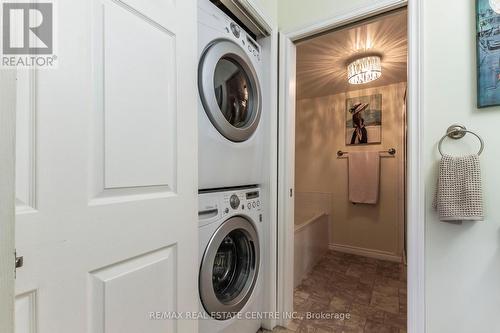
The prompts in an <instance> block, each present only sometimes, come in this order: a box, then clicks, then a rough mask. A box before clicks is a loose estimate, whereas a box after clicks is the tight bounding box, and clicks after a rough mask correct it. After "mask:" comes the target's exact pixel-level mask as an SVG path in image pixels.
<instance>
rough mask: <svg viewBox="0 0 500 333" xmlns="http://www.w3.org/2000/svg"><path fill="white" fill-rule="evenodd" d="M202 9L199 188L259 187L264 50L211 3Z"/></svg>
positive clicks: (201, 1)
mask: <svg viewBox="0 0 500 333" xmlns="http://www.w3.org/2000/svg"><path fill="white" fill-rule="evenodd" d="M198 8H199V11H198V37H199V39H198V41H199V44H198V49H199V59H200V60H199V65H198V88H199V89H198V91H199V102H198V109H199V112H198V119H199V121H198V123H199V124H198V129H199V130H198V140H199V146H198V151H199V153H198V157H199V161H198V163H199V168H198V170H199V171H198V174H199V177H198V179H199V189H215V188H224V187H233V186H248V185H257V184H260V183H261V182H262V179H261V175H262V164H263V163H262V156H263V137H262V135H263V133H264V131H263V130H262V119H263V118H264V117H262V116H261V115H262V112H265V111H263V102H262V92H261V83H260V78H261V76H262V59H261V47H260V46H259V44H258V43H257V42H256V41H255V40H253V39H252V38H251V37H250V36H248V35H247V33H246V32H245V31H244V30H243V29H241V28H240V27H239V26H238V25H237V24H236V23H235V22H233V21H232V20H231V19H230V18H229V17H228V16H227V15H226V14H225V13H223V12H222V11H221V10H220V9H219V8H217V7H216V6H215V5H214V4H212V3H211V2H210V1H208V0H199V1H198Z"/></svg>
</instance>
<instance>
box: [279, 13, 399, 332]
mask: <svg viewBox="0 0 500 333" xmlns="http://www.w3.org/2000/svg"><path fill="white" fill-rule="evenodd" d="M395 7H398V8H391V10H389V11H388V10H387V9H386V10H384V11H383V13H377V14H376V15H369V18H366V17H364V18H362V19H361V20H360V19H358V20H355V21H354V22H352V21H351V22H346V24H343V25H339V26H337V27H335V28H334V29H330V30H323V31H321V32H320V33H318V34H314V35H309V36H307V37H306V38H297V37H296V38H294V41H293V44H294V52H293V53H292V52H288V53H287V59H286V62H287V63H294V64H295V65H296V66H295V68H294V72H292V73H288V74H287V75H288V76H289V78H292V80H290V82H292V83H294V84H295V85H294V87H291V88H288V89H290V90H292V89H293V90H294V92H295V96H294V97H295V98H294V100H293V101H290V100H288V101H287V100H285V103H286V105H285V106H284V108H285V109H294V110H295V112H294V117H293V119H291V117H287V118H286V121H285V127H286V129H285V130H284V131H285V133H284V136H285V137H288V138H291V137H293V138H294V140H293V143H294V146H293V148H292V149H288V150H287V152H285V153H284V159H283V160H284V161H286V162H289V163H290V164H292V163H293V168H289V167H288V168H286V170H283V169H282V170H281V171H280V172H281V173H282V174H285V175H286V176H287V177H288V179H290V178H291V179H292V182H291V186H290V193H289V198H286V199H282V200H283V201H282V202H281V203H282V205H283V206H287V205H288V206H293V208H292V209H287V210H285V211H284V214H283V215H284V220H285V221H287V223H285V227H284V229H285V230H288V231H287V232H288V236H285V237H282V239H281V246H280V247H279V250H278V251H280V250H282V251H284V253H294V255H293V256H292V258H289V260H288V261H287V260H286V259H285V260H283V261H282V262H288V263H293V271H292V272H293V273H292V275H293V279H290V278H288V279H287V278H284V279H283V272H282V276H281V277H280V274H278V280H279V281H280V280H281V279H283V280H282V281H284V284H285V286H284V288H283V290H287V288H288V291H290V290H293V296H291V298H292V299H287V297H290V296H289V295H288V296H287V295H285V294H282V295H281V296H282V297H281V298H280V297H278V303H279V307H280V305H281V307H280V308H281V309H284V310H288V311H291V312H292V313H294V314H296V316H297V317H295V318H293V319H292V320H290V321H288V322H287V323H286V324H287V325H288V327H289V328H290V329H291V330H299V328H300V329H307V330H310V329H316V330H321V329H322V330H325V331H332V332H336V331H339V332H340V331H342V330H345V331H348V332H350V331H356V332H385V331H388V332H406V331H407V296H406V295H407V282H406V281H407V278H406V276H407V269H406V267H407V266H406V263H407V256H406V229H407V228H406V222H405V221H406V216H407V215H406V193H407V188H406V179H407V173H406V169H407V167H406V166H407V153H406V151H407V118H406V110H407V100H406V96H407V88H408V87H407V81H408V79H407V73H408V31H407V27H408V11H407V9H406V7H403V8H401V7H399V6H395ZM298 35H300V33H299V34H298ZM283 40H284V38H283V36H282V45H281V46H282V47H283V46H285V47H286V45H283V44H284V43H283ZM289 41H290V40H289ZM285 66H286V64H282V68H281V70H283V67H285ZM289 68H290V67H289ZM287 131H288V133H287ZM290 150H293V153H291V154H290V153H289V152H290ZM283 160H282V161H283ZM287 173H288V174H287ZM288 184H290V182H289V183H288ZM292 189H293V191H292ZM293 192H294V193H293ZM282 221H283V219H282ZM290 221H293V223H289V222H290ZM281 230H283V229H281ZM290 235H292V236H290ZM280 236H281V235H280ZM281 267H282V268H283V266H281ZM284 271H286V269H284ZM288 272H289V273H290V270H288ZM279 289H280V288H279ZM278 292H279V291H278ZM280 302H281V304H280ZM287 304H288V308H287ZM290 304H293V305H292V306H290ZM325 314H327V317H328V316H332V318H330V319H328V320H326V318H325V316H324V315H325ZM308 316H309V317H308ZM315 316H319V317H318V318H316V317H315Z"/></svg>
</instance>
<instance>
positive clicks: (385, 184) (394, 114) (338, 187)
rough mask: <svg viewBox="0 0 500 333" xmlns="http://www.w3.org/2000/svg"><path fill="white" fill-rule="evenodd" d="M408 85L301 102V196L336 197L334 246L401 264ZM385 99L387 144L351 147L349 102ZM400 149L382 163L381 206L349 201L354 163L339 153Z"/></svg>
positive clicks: (298, 130)
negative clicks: (347, 140)
mask: <svg viewBox="0 0 500 333" xmlns="http://www.w3.org/2000/svg"><path fill="white" fill-rule="evenodd" d="M405 89H406V83H399V84H392V85H389V86H385V87H378V88H372V89H363V90H358V91H353V92H349V93H343V94H337V95H330V96H325V97H319V98H313V99H303V100H300V101H298V102H297V113H296V133H295V135H296V152H295V190H296V192H297V193H301V192H320V193H331V194H332V205H331V207H332V210H331V220H332V228H331V235H330V242H331V243H332V244H334V245H336V246H341V247H342V248H344V249H345V248H348V249H354V250H361V249H363V250H368V251H370V252H372V253H377V254H382V255H385V256H391V257H392V259H396V258H398V257H399V258H401V254H402V249H403V245H404V244H403V235H404V234H403V230H404V229H403V228H404V215H403V214H404V201H403V198H404V184H403V180H404V178H403V177H404V164H403V163H404V159H403V157H404V109H403V107H404V100H403V99H404V93H405ZM371 94H382V110H383V111H382V122H383V125H382V144H371V145H365V146H356V147H353V146H346V144H345V133H346V132H345V121H346V114H345V113H346V109H345V102H346V98H351V97H357V96H366V95H371ZM392 147H394V148H396V150H397V154H396V156H395V157H387V158H382V159H381V183H380V199H379V203H378V204H377V205H353V204H352V203H350V202H349V200H348V181H347V180H348V177H347V175H348V170H347V165H348V161H347V159H345V158H340V159H339V158H337V156H336V152H337V150H343V151H364V150H368V151H372V150H387V149H388V148H392Z"/></svg>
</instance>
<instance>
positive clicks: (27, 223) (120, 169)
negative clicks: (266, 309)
mask: <svg viewBox="0 0 500 333" xmlns="http://www.w3.org/2000/svg"><path fill="white" fill-rule="evenodd" d="M56 9H57V12H56V13H55V18H56V24H57V35H56V41H57V45H58V47H57V57H58V68H57V69H43V70H42V69H40V70H35V71H31V72H22V73H21V74H20V75H19V76H18V92H19V93H21V94H22V96H21V97H19V98H18V100H19V101H22V103H18V107H17V120H18V124H17V128H18V133H17V141H18V145H17V156H18V158H19V161H20V163H19V165H18V166H17V168H18V175H17V182H18V188H17V200H16V202H17V206H18V207H17V221H16V242H17V244H16V246H17V250H18V253H19V254H21V255H23V256H24V263H25V266H24V267H23V268H22V269H20V270H18V275H17V281H16V307H15V308H16V312H17V317H16V332H17V333H28V332H29V333H142V332H144V333H165V332H197V323H196V322H195V321H191V320H178V321H173V320H151V315H150V314H151V313H152V312H169V311H177V312H178V311H190V312H191V311H197V310H198V294H197V284H198V283H197V280H198V279H197V276H198V269H197V264H198V261H197V254H198V249H197V248H198V239H197V235H198V232H197V230H198V229H197V215H196V211H197V170H196V166H197V165H198V163H197V151H196V142H197V138H196V134H197V128H196V124H197V123H198V122H197V119H196V115H197V102H196V98H194V97H193V96H196V94H197V89H196V69H197V59H196V54H197V52H196V47H197V45H196V21H197V19H196V1H195V0H182V1H179V0H141V1H138V0H68V1H57V7H56Z"/></svg>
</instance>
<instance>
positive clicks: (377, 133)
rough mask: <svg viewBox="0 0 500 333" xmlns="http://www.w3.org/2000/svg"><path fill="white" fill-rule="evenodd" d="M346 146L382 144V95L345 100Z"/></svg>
mask: <svg viewBox="0 0 500 333" xmlns="http://www.w3.org/2000/svg"><path fill="white" fill-rule="evenodd" d="M346 109H347V110H346V138H345V139H346V145H359V144H369V143H381V142H382V95H381V94H375V95H370V96H361V97H355V98H348V99H347V100H346Z"/></svg>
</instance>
